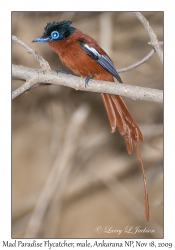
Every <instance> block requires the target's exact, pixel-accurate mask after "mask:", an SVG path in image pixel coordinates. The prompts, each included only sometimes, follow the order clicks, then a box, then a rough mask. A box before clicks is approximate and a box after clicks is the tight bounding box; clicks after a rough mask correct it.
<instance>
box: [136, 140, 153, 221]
mask: <svg viewBox="0 0 175 250" xmlns="http://www.w3.org/2000/svg"><path fill="white" fill-rule="evenodd" d="M134 145H135V148H136V151H137V155H138V159H139V161H140V166H141V170H142V176H143V184H144V192H145V217H146V221H148V220H149V200H148V190H147V185H146V176H145V169H144V165H143V161H142V156H141V153H140V148H139V145H138V142H137V141H134Z"/></svg>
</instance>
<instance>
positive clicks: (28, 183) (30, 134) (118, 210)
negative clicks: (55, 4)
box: [12, 12, 164, 238]
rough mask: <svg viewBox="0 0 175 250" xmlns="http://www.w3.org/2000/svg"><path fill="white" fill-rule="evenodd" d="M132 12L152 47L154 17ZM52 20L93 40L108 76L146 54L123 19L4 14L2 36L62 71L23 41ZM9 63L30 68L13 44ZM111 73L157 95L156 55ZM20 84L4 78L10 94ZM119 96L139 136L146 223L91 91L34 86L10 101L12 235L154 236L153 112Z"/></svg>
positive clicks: (157, 148) (159, 159) (135, 180)
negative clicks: (6, 33) (8, 31)
mask: <svg viewBox="0 0 175 250" xmlns="http://www.w3.org/2000/svg"><path fill="white" fill-rule="evenodd" d="M142 14H143V15H144V16H145V17H146V18H147V20H148V21H149V23H150V25H151V26H152V28H153V30H154V32H155V33H156V35H157V37H158V40H159V41H162V40H163V22H164V20H163V12H142ZM62 20H71V21H73V24H72V26H73V27H76V28H78V29H80V30H82V31H83V32H84V33H86V34H88V35H90V36H91V37H93V38H94V39H95V40H97V42H98V43H99V45H100V46H101V47H102V48H103V49H104V50H105V51H106V52H107V53H108V55H109V56H110V57H111V59H112V60H113V62H114V64H115V66H116V68H117V69H121V68H123V67H127V66H129V65H130V64H133V63H136V62H137V61H139V60H140V59H142V58H143V57H145V56H146V55H147V54H148V53H149V52H150V51H151V49H152V48H151V46H150V45H148V42H149V41H150V39H149V36H148V33H147V32H146V30H145V29H144V27H143V25H142V24H141V23H140V22H139V20H138V19H137V18H136V17H135V15H134V14H133V13H131V12H12V35H15V36H17V37H18V38H20V39H21V40H22V41H24V42H25V43H27V44H28V45H29V46H31V47H32V48H33V49H34V50H36V51H37V52H38V53H40V54H41V55H42V56H43V57H44V58H45V60H47V61H48V62H49V64H50V66H51V68H52V70H56V69H63V70H66V71H69V70H68V69H67V68H66V67H65V66H63V65H62V64H61V63H60V61H59V59H58V57H57V55H56V54H55V53H54V52H53V51H52V50H51V49H50V47H49V46H48V45H47V44H44V43H43V44H39V43H38V44H37V43H34V44H32V43H31V41H32V40H33V39H35V38H36V37H38V36H40V35H42V33H43V31H44V27H45V26H46V24H47V23H48V22H53V21H57V22H59V21H62ZM12 63H13V64H17V65H23V66H27V67H32V68H40V66H39V64H38V62H37V61H36V60H35V58H34V57H32V56H31V55H30V54H28V53H27V51H26V50H25V49H24V48H22V47H21V46H19V45H18V44H16V43H14V42H12ZM120 76H121V78H122V80H123V82H124V83H126V84H131V85H137V86H143V87H148V88H154V89H163V66H162V63H161V62H160V60H159V58H158V56H157V54H156V53H154V55H153V56H152V57H151V58H150V59H149V60H148V61H147V62H146V63H144V64H142V65H141V66H139V67H137V68H135V69H133V70H131V71H127V72H124V73H120ZM22 83H23V82H22V81H17V80H13V81H12V90H15V89H16V88H18V87H19V86H21V84H22ZM123 99H124V100H125V103H126V104H127V106H128V108H129V110H130V112H131V113H132V115H133V116H134V118H135V120H136V121H137V123H138V124H139V126H140V128H141V130H142V133H143V136H144V143H140V144H139V145H140V149H141V153H142V157H143V162H144V166H145V171H146V177H147V185H148V193H149V204H150V220H149V222H148V223H147V222H146V220H145V216H144V189H143V179H142V173H141V169H140V164H139V161H138V158H137V154H136V151H135V150H134V152H133V154H132V155H128V153H127V150H126V146H125V141H124V139H123V137H122V136H121V135H120V134H119V133H118V130H117V131H116V132H115V133H114V134H111V133H110V131H109V124H108V119H107V115H106V113H105V109H104V106H103V103H102V100H101V97H100V94H98V93H90V92H81V91H75V90H73V89H70V88H66V87H62V86H44V87H38V88H35V89H33V90H30V91H28V92H27V93H25V94H22V95H21V96H19V97H17V98H16V99H14V100H13V102H12V237H13V238H26V237H27V238H162V237H163V105H162V104H159V103H153V102H146V101H135V100H132V99H128V98H123ZM127 226H130V227H131V228H132V229H131V231H132V233H128V232H126V231H127V230H126V227H127ZM137 227H138V229H139V230H144V229H146V231H145V232H144V233H143V232H141V231H138V230H136V228H137ZM109 229H110V230H109ZM117 230H121V233H119V232H118V231H117ZM107 231H110V233H107ZM136 231H137V232H136Z"/></svg>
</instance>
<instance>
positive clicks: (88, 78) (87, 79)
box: [85, 74, 94, 87]
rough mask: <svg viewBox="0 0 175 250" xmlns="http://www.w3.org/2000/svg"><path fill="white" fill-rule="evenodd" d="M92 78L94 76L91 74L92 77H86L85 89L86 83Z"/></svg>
mask: <svg viewBox="0 0 175 250" xmlns="http://www.w3.org/2000/svg"><path fill="white" fill-rule="evenodd" d="M93 76H94V74H93V75H90V76H88V77H87V78H86V80H85V87H87V85H88V82H89V81H90V80H91V79H92V78H93Z"/></svg>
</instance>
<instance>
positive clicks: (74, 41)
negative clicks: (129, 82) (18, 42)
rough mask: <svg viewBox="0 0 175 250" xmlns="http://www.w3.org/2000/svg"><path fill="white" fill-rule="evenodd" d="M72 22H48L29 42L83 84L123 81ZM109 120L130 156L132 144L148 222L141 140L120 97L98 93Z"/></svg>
mask: <svg viewBox="0 0 175 250" xmlns="http://www.w3.org/2000/svg"><path fill="white" fill-rule="evenodd" d="M71 23H72V21H68V20H64V21H61V22H55V21H54V22H49V23H47V25H46V27H45V28H44V32H43V34H42V36H40V37H37V38H36V39H34V40H33V41H32V42H45V43H47V44H48V45H49V46H50V47H51V49H53V50H54V52H55V53H56V54H57V55H58V57H59V59H60V61H61V62H62V64H64V65H65V66H67V67H68V68H69V69H70V70H71V71H72V72H73V74H75V75H77V76H81V77H85V79H86V80H85V83H86V84H88V82H89V80H90V79H95V80H103V81H108V82H114V78H115V79H117V81H118V82H119V83H121V84H122V80H121V78H120V76H119V74H118V72H117V70H116V68H115V66H114V63H113V62H112V60H111V58H110V57H109V56H108V55H107V53H106V52H105V51H104V50H103V49H102V48H101V47H100V46H99V45H98V43H97V42H96V41H95V40H94V39H93V38H92V37H90V36H89V35H87V34H84V33H83V32H81V31H80V30H79V29H77V28H75V27H72V26H71ZM101 97H102V101H103V104H104V107H105V109H106V113H107V116H108V120H109V126H110V131H111V133H114V132H115V130H116V128H118V131H119V133H120V134H121V135H122V136H123V137H124V139H125V143H126V148H127V151H128V153H129V154H132V152H133V143H134V145H135V148H136V152H137V156H138V159H139V162H140V166H141V170H142V176H143V183H144V196H145V218H146V221H148V220H149V201H148V191H147V183H146V175H145V170H144V165H143V161H142V156H141V152H140V148H139V141H143V140H144V139H143V135H142V132H141V130H140V128H139V126H138V125H137V123H136V121H135V120H134V118H133V116H132V115H131V113H130V111H129V110H128V108H127V106H126V105H125V103H124V101H123V99H122V98H121V96H119V95H113V94H106V93H102V94H101Z"/></svg>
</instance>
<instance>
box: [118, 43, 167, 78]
mask: <svg viewBox="0 0 175 250" xmlns="http://www.w3.org/2000/svg"><path fill="white" fill-rule="evenodd" d="M148 44H152V43H148ZM159 44H160V45H163V42H162V41H161V42H159ZM154 53H155V49H152V50H151V51H150V52H149V53H148V54H147V55H146V56H145V57H144V58H142V59H141V60H140V61H138V62H136V63H134V64H131V65H130V66H128V67H126V68H122V69H119V70H117V71H118V73H121V72H126V71H129V70H132V69H134V68H137V67H138V66H140V65H141V64H143V63H144V62H146V61H147V60H148V59H149V58H150V57H151V56H152V55H153V54H154Z"/></svg>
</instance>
